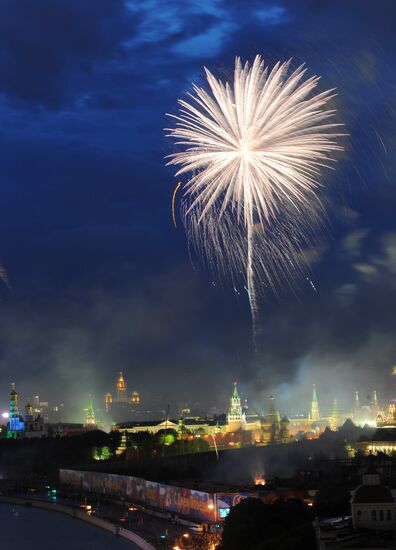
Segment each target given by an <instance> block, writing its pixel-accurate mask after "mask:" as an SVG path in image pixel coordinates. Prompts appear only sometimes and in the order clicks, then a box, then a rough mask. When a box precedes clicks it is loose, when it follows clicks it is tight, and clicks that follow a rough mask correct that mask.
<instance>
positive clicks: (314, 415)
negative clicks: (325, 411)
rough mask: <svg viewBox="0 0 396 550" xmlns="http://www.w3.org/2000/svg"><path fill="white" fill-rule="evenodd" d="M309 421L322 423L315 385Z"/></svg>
mask: <svg viewBox="0 0 396 550" xmlns="http://www.w3.org/2000/svg"><path fill="white" fill-rule="evenodd" d="M309 419H310V421H311V422H319V421H320V414H319V404H318V398H317V395H316V388H315V384H314V385H313V391H312V401H311V411H310V413H309Z"/></svg>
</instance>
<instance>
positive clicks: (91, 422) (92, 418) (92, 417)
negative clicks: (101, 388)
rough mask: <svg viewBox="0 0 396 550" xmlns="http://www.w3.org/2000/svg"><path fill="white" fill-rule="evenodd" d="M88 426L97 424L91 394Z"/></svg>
mask: <svg viewBox="0 0 396 550" xmlns="http://www.w3.org/2000/svg"><path fill="white" fill-rule="evenodd" d="M86 424H87V426H95V425H96V422H95V413H94V410H93V405H92V397H91V396H89V402H88V409H87V422H86Z"/></svg>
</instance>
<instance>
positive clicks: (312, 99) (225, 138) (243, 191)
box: [167, 56, 342, 328]
mask: <svg viewBox="0 0 396 550" xmlns="http://www.w3.org/2000/svg"><path fill="white" fill-rule="evenodd" d="M289 66H290V61H288V62H285V63H280V62H279V63H277V64H276V65H275V66H274V67H273V69H272V70H269V69H268V67H265V65H264V61H263V60H262V59H261V57H260V56H256V58H255V60H254V62H253V65H252V66H250V65H249V64H248V63H246V64H245V65H242V64H241V61H240V59H239V58H237V59H236V62H235V72H234V79H233V82H231V83H228V82H227V83H223V82H222V81H220V80H217V79H216V78H215V77H214V76H213V75H212V74H211V73H210V72H209V71H208V70H207V69H205V71H206V77H207V81H208V85H209V88H208V90H207V91H206V90H204V89H203V88H200V87H198V86H195V85H193V90H194V91H193V93H190V94H188V95H189V100H190V101H185V100H179V104H180V106H181V107H180V111H179V114H178V115H169V116H171V117H172V118H173V119H174V120H175V127H174V128H170V129H167V130H168V131H169V132H170V133H169V134H168V136H171V137H173V138H175V139H176V144H177V145H179V146H180V147H181V149H182V150H181V151H179V152H177V153H174V154H172V155H170V157H169V158H170V161H169V163H168V164H170V165H176V166H179V169H178V171H177V172H176V176H182V175H186V174H188V180H187V182H186V183H185V185H184V195H183V201H182V213H183V214H184V220H185V225H186V230H187V234H188V237H189V239H190V240H191V241H192V243H193V244H194V245H195V247H196V249H197V250H198V252H199V253H200V254H202V255H203V256H204V257H205V258H206V259H207V260H208V262H209V264H210V265H211V266H212V267H214V268H215V270H218V271H227V272H228V273H230V274H231V278H232V279H235V278H237V277H238V276H239V275H240V274H242V278H243V280H244V283H245V284H246V288H247V292H248V296H249V302H250V308H251V312H252V319H253V328H254V326H255V321H256V314H257V311H258V304H257V300H258V296H257V295H258V291H259V288H258V286H257V282H258V281H259V280H262V279H264V280H266V281H268V283H269V284H270V285H271V286H272V287H273V288H275V290H276V288H277V287H278V286H279V284H280V283H281V282H282V280H283V279H286V280H287V279H288V278H289V277H290V276H293V275H295V274H294V273H293V272H292V271H291V270H290V258H293V263H294V264H295V265H298V264H301V263H304V261H305V258H304V249H305V248H306V247H307V246H309V244H310V243H311V244H312V242H313V241H315V238H316V230H317V227H318V225H320V223H321V220H322V218H323V208H322V206H321V202H320V197H319V191H320V187H321V186H320V183H319V178H320V175H321V170H322V168H324V167H329V166H330V164H331V161H332V160H333V159H332V154H333V153H334V152H336V151H339V150H341V149H342V147H341V146H340V145H339V144H338V143H337V138H338V136H340V135H342V134H339V133H337V131H338V130H337V127H338V126H340V124H336V123H334V122H333V121H332V120H330V119H332V118H333V116H334V114H335V111H334V110H332V109H329V108H328V105H327V104H328V102H329V101H330V99H331V98H332V97H333V95H334V94H333V92H332V90H328V91H324V92H321V93H314V90H315V89H316V87H317V85H318V81H319V78H318V77H316V76H313V77H310V78H307V79H305V72H306V69H305V68H304V66H300V67H298V68H297V69H296V70H295V71H294V72H292V73H291V74H290V75H288V72H289ZM292 265H293V264H292Z"/></svg>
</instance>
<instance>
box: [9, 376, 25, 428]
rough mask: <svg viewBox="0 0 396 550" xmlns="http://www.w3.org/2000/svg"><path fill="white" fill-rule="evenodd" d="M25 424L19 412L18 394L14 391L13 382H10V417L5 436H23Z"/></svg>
mask: <svg viewBox="0 0 396 550" xmlns="http://www.w3.org/2000/svg"><path fill="white" fill-rule="evenodd" d="M24 429H25V424H24V422H23V420H22V418H21V416H20V414H19V405H18V394H17V392H16V391H15V384H14V383H12V390H11V393H10V417H9V423H8V431H7V438H8V439H17V438H20V437H23V434H24Z"/></svg>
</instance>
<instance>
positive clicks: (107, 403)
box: [105, 393, 113, 413]
mask: <svg viewBox="0 0 396 550" xmlns="http://www.w3.org/2000/svg"><path fill="white" fill-rule="evenodd" d="M112 403H113V396H112V395H111V393H106V395H105V412H106V413H109V412H110V409H111V404H112Z"/></svg>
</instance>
